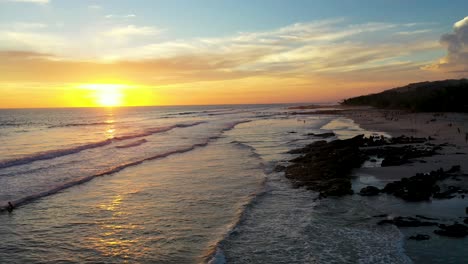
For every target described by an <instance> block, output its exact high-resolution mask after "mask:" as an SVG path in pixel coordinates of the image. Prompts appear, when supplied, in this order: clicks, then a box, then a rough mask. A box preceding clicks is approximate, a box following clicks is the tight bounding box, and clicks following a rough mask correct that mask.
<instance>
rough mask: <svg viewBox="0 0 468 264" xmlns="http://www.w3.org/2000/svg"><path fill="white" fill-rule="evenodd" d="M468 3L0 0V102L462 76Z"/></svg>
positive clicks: (332, 86) (273, 94) (196, 95)
mask: <svg viewBox="0 0 468 264" xmlns="http://www.w3.org/2000/svg"><path fill="white" fill-rule="evenodd" d="M467 11H468V1H466V0H465V1H427V0H426V1H407V0H405V1H400V0H395V1H376V0H373V1H351V0H349V1H348V0H328V1H312V0H311V1H281V0H269V1H266V0H265V1H263V0H251V1H241V0H230V1H220V0H200V1H195V0H193V1H189V0H185V1H181V0H167V1H162V0H155V1H146V0H145V1H143V0H138V1H135V0H133V1H123V0H101V1H98V0H94V1H85V0H80V1H68V0H48V1H47V0H0V108H22V107H78V106H113V105H187V104H189V105H194V104H238V103H287V102H331V101H339V100H342V99H344V98H346V97H349V96H353V95H360V94H367V93H371V92H377V91H381V90H384V89H387V88H392V87H396V86H399V85H404V84H407V83H410V82H417V81H426V80H438V79H447V78H462V77H467V75H468V74H467V73H468V17H467V16H468V13H467Z"/></svg>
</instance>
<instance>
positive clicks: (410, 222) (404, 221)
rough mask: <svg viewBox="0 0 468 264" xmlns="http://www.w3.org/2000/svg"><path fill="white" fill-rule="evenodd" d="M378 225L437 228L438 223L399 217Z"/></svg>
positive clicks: (383, 221) (382, 221)
mask: <svg viewBox="0 0 468 264" xmlns="http://www.w3.org/2000/svg"><path fill="white" fill-rule="evenodd" d="M377 224H378V225H383V224H392V225H396V226H398V227H419V226H436V225H438V224H437V223H436V222H429V221H421V220H419V219H417V218H415V217H403V216H398V217H395V218H393V219H385V220H381V221H379V222H378V223H377Z"/></svg>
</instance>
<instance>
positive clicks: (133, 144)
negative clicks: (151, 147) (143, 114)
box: [115, 138, 148, 148]
mask: <svg viewBox="0 0 468 264" xmlns="http://www.w3.org/2000/svg"><path fill="white" fill-rule="evenodd" d="M146 142H148V140H146V139H144V138H143V139H140V140H137V141H135V142H131V143H128V144H125V145H119V146H115V147H116V148H131V147H136V146H140V145H142V144H144V143H146Z"/></svg>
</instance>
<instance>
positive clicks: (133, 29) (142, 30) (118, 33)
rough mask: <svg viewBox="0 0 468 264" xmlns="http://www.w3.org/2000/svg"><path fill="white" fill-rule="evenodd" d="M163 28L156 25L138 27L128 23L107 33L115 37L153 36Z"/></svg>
mask: <svg viewBox="0 0 468 264" xmlns="http://www.w3.org/2000/svg"><path fill="white" fill-rule="evenodd" d="M161 31H162V30H161V29H157V28H155V27H138V26H135V25H128V26H123V27H115V28H113V29H111V30H109V31H107V32H106V33H105V34H106V35H108V36H114V37H127V36H152V35H157V34H159V33H160V32H161Z"/></svg>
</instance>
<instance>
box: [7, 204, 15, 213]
mask: <svg viewBox="0 0 468 264" xmlns="http://www.w3.org/2000/svg"><path fill="white" fill-rule="evenodd" d="M13 209H15V207H14V206H13V204H11V202H8V206H7V211H8V212H9V213H11V212H13Z"/></svg>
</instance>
